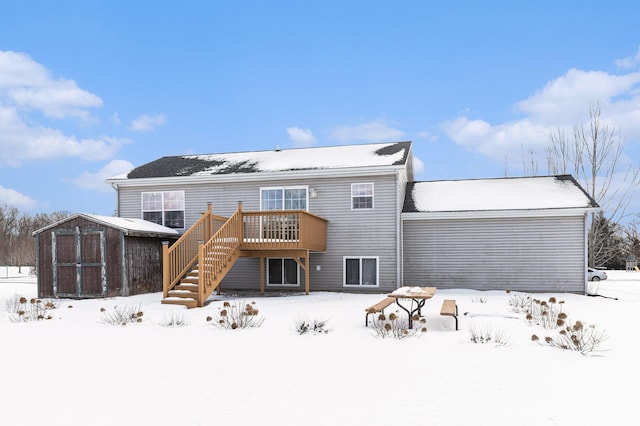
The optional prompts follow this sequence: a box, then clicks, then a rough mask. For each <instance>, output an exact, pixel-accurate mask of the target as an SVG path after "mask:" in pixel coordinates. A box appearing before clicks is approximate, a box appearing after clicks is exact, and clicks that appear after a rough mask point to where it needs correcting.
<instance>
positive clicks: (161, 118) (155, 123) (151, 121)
mask: <svg viewBox="0 0 640 426" xmlns="http://www.w3.org/2000/svg"><path fill="white" fill-rule="evenodd" d="M166 122H167V116H166V115H165V114H156V115H149V114H143V115H141V116H140V117H138V118H136V119H135V120H133V121H132V122H131V126H130V127H129V130H132V131H134V132H150V131H152V130H155V129H156V128H157V127H159V126H163V125H165V124H166Z"/></svg>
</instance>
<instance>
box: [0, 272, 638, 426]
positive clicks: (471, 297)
mask: <svg viewBox="0 0 640 426" xmlns="http://www.w3.org/2000/svg"><path fill="white" fill-rule="evenodd" d="M607 273H608V275H609V279H608V280H607V281H602V282H600V283H597V284H596V285H595V286H594V287H595V288H594V290H595V291H596V292H597V293H598V294H600V295H602V296H606V297H588V296H583V295H576V294H557V293H554V294H551V293H549V294H535V295H533V296H534V297H536V298H539V299H543V300H546V299H547V298H548V297H550V296H556V297H557V298H559V299H561V300H564V301H565V309H564V310H565V312H567V313H568V314H569V317H570V318H572V319H574V320H577V319H579V320H582V321H586V322H588V323H592V324H596V325H597V326H598V327H600V328H602V329H604V330H606V331H607V334H608V335H609V339H608V340H607V341H606V342H605V345H604V348H603V349H605V350H604V351H602V352H599V353H597V354H594V355H593V356H583V355H580V354H578V353H576V352H569V351H562V350H560V349H556V348H551V347H548V346H543V345H539V344H536V343H534V342H532V341H531V340H530V337H531V335H532V334H534V333H536V334H539V335H544V334H545V333H544V332H543V331H540V330H539V329H536V328H534V327H530V326H528V325H526V323H525V321H524V320H523V319H522V316H521V315H520V314H514V313H513V312H511V311H509V310H508V309H507V302H508V300H509V297H511V296H512V295H509V294H507V293H506V292H502V291H485V292H479V291H473V290H462V289H460V290H439V291H437V292H436V294H435V296H434V297H433V298H432V299H430V300H428V301H427V302H426V305H425V307H424V308H423V313H424V314H425V316H426V319H427V326H428V332H427V333H425V334H422V335H420V337H412V338H407V339H403V340H396V339H380V338H376V337H374V336H373V333H372V329H371V328H365V326H364V315H365V312H364V309H365V308H366V307H368V306H370V305H372V304H374V303H376V302H378V301H379V300H380V299H381V298H382V297H384V294H348V293H328V292H312V293H311V294H310V295H308V296H307V295H303V294H268V295H267V296H263V297H261V296H256V295H249V294H243V295H242V296H241V298H242V299H243V300H246V301H247V302H249V301H255V302H256V307H257V308H258V309H259V311H260V315H261V316H262V317H264V319H265V321H264V323H263V324H262V326H261V327H259V328H253V329H242V330H234V331H232V330H225V329H221V328H218V327H214V326H212V325H211V324H210V323H208V322H207V321H206V317H207V316H209V315H214V314H215V313H216V312H218V310H219V308H220V307H221V306H222V303H223V301H224V300H234V299H235V298H237V297H238V296H235V297H234V295H233V294H230V293H225V292H223V293H222V295H220V296H217V295H214V296H212V298H211V302H210V303H209V304H208V305H207V306H205V307H204V308H198V309H191V310H186V309H181V308H178V307H175V306H170V305H161V304H160V299H161V295H160V294H158V293H154V294H147V295H141V296H132V297H128V298H108V299H100V300H60V301H59V306H58V308H57V309H55V310H53V311H52V312H53V317H54V318H53V319H52V320H49V321H41V322H28V323H14V322H11V321H10V320H9V316H8V313H7V312H5V309H4V307H5V304H4V303H2V304H1V305H0V336H2V356H1V358H0V359H1V362H0V383H1V384H2V389H3V398H2V404H0V424H2V425H9V424H21V425H39V424H47V425H131V424H138V425H160V426H163V425H172V426H173V425H182V424H190V425H212V424H238V423H243V424H260V425H300V424H304V425H328V424H334V425H345V424H348V425H360V424H363V425H397V424H409V425H411V424H431V425H445V424H446V425H514V424H515V425H599V426H601V425H605V424H616V425H632V424H633V425H635V424H637V419H638V418H640V404H638V400H639V399H640V390H639V389H638V386H637V378H635V377H636V374H637V370H638V363H639V362H640V338H639V335H638V332H637V331H638V330H639V329H640V319H639V316H638V312H639V311H640V273H637V272H624V271H607ZM0 277H1V278H0V299H8V298H9V299H10V298H11V297H12V296H13V295H14V294H20V295H23V296H25V297H27V298H31V297H34V296H35V295H36V291H37V290H36V284H35V283H36V280H35V278H34V277H31V276H28V275H26V274H25V271H24V270H23V273H22V274H18V273H17V269H16V268H5V267H2V266H0ZM613 297H616V298H618V300H614V299H613ZM443 299H456V300H457V302H458V306H459V309H460V312H461V313H465V312H468V313H469V315H467V316H464V315H462V316H461V318H460V326H461V330H460V331H455V330H454V329H453V327H454V321H453V319H452V318H450V317H442V316H440V315H439V311H440V305H441V303H442V300H443ZM114 306H120V307H125V306H135V307H139V309H140V310H141V311H143V312H144V315H143V319H144V321H143V322H142V323H140V324H133V325H127V326H112V325H107V324H104V323H102V322H101V321H100V319H101V318H102V315H103V314H102V313H101V312H100V308H105V309H107V310H112V309H113V307H114ZM392 308H393V306H390V307H389V308H387V309H392ZM172 314H173V315H176V314H181V315H183V316H184V318H185V319H188V321H189V325H187V326H185V327H179V328H165V327H162V326H160V325H159V323H160V322H162V321H163V320H164V319H166V318H167V317H168V316H170V315H172ZM399 315H405V314H404V313H403V312H399ZM301 318H308V319H311V320H313V319H318V320H329V327H330V329H331V331H330V332H329V333H328V334H317V335H314V334H306V335H298V334H297V333H296V331H295V326H294V325H295V322H296V321H298V320H300V319H301ZM480 324H489V326H491V327H495V328H496V329H497V328H500V329H502V330H505V331H506V332H507V333H508V335H509V336H510V338H509V342H508V344H507V345H506V346H503V347H496V346H493V345H491V344H474V343H471V342H470V341H469V338H468V336H469V335H468V331H467V330H468V329H469V328H470V327H472V326H478V325H480Z"/></svg>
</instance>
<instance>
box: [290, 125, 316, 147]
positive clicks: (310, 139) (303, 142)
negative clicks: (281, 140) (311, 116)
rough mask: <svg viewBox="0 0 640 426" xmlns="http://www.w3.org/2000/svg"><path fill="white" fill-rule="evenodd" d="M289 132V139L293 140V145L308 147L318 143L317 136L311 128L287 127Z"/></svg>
mask: <svg viewBox="0 0 640 426" xmlns="http://www.w3.org/2000/svg"><path fill="white" fill-rule="evenodd" d="M287 134H288V135H289V140H291V142H293V146H295V147H298V148H307V147H310V146H313V145H315V143H316V138H315V136H313V133H312V132H311V130H309V129H301V128H300V127H287Z"/></svg>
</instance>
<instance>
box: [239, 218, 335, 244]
mask: <svg viewBox="0 0 640 426" xmlns="http://www.w3.org/2000/svg"><path fill="white" fill-rule="evenodd" d="M242 222H243V229H244V232H243V236H244V238H243V241H242V249H243V250H287V249H306V250H313V251H325V250H326V246H327V220H326V219H323V218H321V217H319V216H316V215H314V214H312V213H309V212H307V211H304V210H277V211H259V212H242Z"/></svg>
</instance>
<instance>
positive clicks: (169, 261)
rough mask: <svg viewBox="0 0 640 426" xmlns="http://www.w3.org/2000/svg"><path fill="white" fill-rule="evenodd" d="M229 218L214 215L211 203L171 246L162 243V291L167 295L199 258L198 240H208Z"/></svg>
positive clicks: (164, 295)
mask: <svg viewBox="0 0 640 426" xmlns="http://www.w3.org/2000/svg"><path fill="white" fill-rule="evenodd" d="M226 220H227V219H226V218H224V217H222V216H218V215H214V214H213V210H212V207H211V204H210V203H209V204H207V211H206V212H204V213H203V214H202V216H201V217H200V218H199V219H198V220H197V221H196V222H195V223H194V224H193V225H191V227H190V228H189V229H188V230H187V231H186V232H185V233H184V234H182V236H181V237H180V238H178V239H177V240H176V241H175V242H174V243H173V244H172V245H171V247H169V243H168V242H165V243H163V245H162V292H163V297H165V298H166V297H167V296H168V293H169V291H170V290H171V289H173V288H174V287H175V286H176V284H177V283H178V282H180V279H181V278H182V277H183V276H184V275H185V274H186V273H187V272H188V271H189V270H190V269H191V267H193V265H194V264H195V263H196V261H197V260H198V241H203V240H204V241H207V240H209V239H210V238H211V236H212V235H213V234H215V232H217V230H218V229H219V228H220V226H222V223H224V222H225V221H226Z"/></svg>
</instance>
